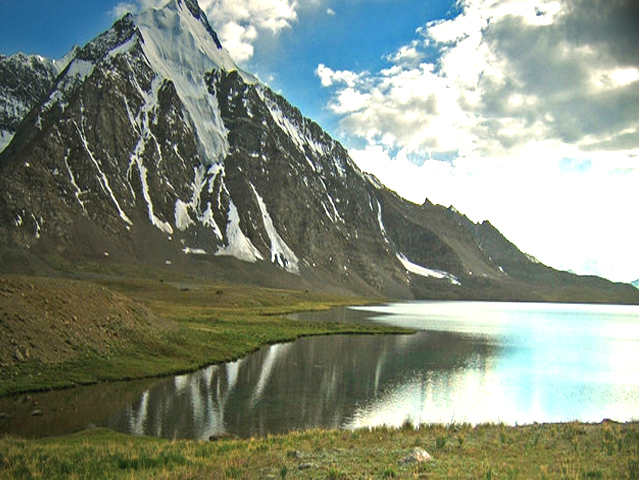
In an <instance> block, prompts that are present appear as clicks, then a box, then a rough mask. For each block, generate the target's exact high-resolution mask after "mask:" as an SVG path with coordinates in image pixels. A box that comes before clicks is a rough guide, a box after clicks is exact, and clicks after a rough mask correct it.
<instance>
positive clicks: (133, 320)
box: [0, 276, 172, 365]
mask: <svg viewBox="0 0 640 480" xmlns="http://www.w3.org/2000/svg"><path fill="white" fill-rule="evenodd" d="M169 328H172V324H171V323H170V322H167V321H166V320H164V319H161V318H158V317H157V316H155V315H153V314H152V313H151V312H150V311H149V310H147V309H146V308H144V307H142V306H141V305H139V304H137V303H135V302H134V301H133V300H131V299H129V298H127V297H125V296H124V295H121V294H118V293H116V292H113V291H111V290H109V289H107V288H105V287H101V286H98V285H94V284H90V283H85V282H79V281H73V280H66V279H59V278H43V277H23V276H0V362H1V363H2V364H4V365H7V364H15V363H19V362H28V361H41V362H45V363H58V362H63V361H65V360H70V359H72V358H74V357H78V356H80V355H83V354H85V353H87V352H94V353H97V354H99V355H109V354H110V353H112V352H115V351H117V350H118V349H119V348H121V347H126V346H130V345H131V344H132V343H133V342H141V341H145V339H146V340H149V339H151V338H153V337H155V336H157V335H158V333H159V332H160V331H162V330H166V329H169Z"/></svg>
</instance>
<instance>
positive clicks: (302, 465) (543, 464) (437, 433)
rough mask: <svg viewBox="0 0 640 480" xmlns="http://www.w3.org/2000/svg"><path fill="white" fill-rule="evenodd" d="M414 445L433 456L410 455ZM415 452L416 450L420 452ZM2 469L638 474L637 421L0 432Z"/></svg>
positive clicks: (347, 475) (115, 473)
mask: <svg viewBox="0 0 640 480" xmlns="http://www.w3.org/2000/svg"><path fill="white" fill-rule="evenodd" d="M415 449H420V450H419V451H422V450H424V451H426V452H428V453H429V454H430V456H431V459H430V460H427V461H418V460H417V458H418V456H416V455H415V454H414V451H415ZM420 460H422V458H421V459H420ZM0 477H2V478H48V479H53V478H136V479H140V478H154V479H156V478H158V479H162V478H195V479H199V478H203V479H204V478H207V479H227V478H229V479H235V478H247V479H253V478H260V479H263V478H274V479H285V478H311V479H313V478H317V479H351V478H379V479H385V478H480V479H495V478H501V479H502V478H506V479H509V478H536V479H545V478H567V479H601V478H602V479H605V478H610V479H633V480H636V479H637V478H638V423H628V424H616V423H612V422H605V423H601V424H597V425H594V424H579V423H568V424H548V425H531V426H519V427H507V426H504V425H480V426H477V427H472V426H469V425H453V426H448V427H447V426H423V427H420V428H418V429H414V428H413V427H412V426H410V425H408V426H405V427H404V428H402V429H399V430H395V429H387V428H378V429H374V430H357V431H323V430H312V431H306V432H295V433H290V434H288V435H280V436H268V437H265V438H253V439H247V440H221V441H217V442H197V441H182V440H181V441H169V440H161V439H156V438H147V437H129V436H126V435H122V434H118V433H114V432H112V431H110V430H103V429H100V430H90V431H85V432H82V433H79V434H75V435H71V436H68V437H58V438H46V439H40V440H30V441H28V440H23V439H18V438H2V439H0Z"/></svg>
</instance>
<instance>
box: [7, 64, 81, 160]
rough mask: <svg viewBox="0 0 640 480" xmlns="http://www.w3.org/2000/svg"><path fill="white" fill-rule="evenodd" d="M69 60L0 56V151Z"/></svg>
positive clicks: (49, 88)
mask: <svg viewBox="0 0 640 480" xmlns="http://www.w3.org/2000/svg"><path fill="white" fill-rule="evenodd" d="M68 61H69V59H67V58H65V59H62V60H58V61H56V60H50V59H48V58H44V57H41V56H38V55H25V54H22V53H17V54H15V55H10V56H7V55H0V152H1V151H2V150H3V149H4V148H5V147H6V146H7V145H8V144H9V142H10V141H11V138H13V135H14V134H15V132H16V130H18V127H19V126H20V123H21V122H22V119H23V118H24V117H25V116H26V115H27V113H29V111H30V110H31V109H32V108H33V107H34V106H35V105H37V103H38V102H39V101H40V100H42V99H43V98H44V96H45V95H47V94H48V93H49V92H50V90H51V87H52V86H53V82H54V81H55V78H56V76H57V75H58V74H59V73H60V71H61V70H62V68H64V66H65V62H68Z"/></svg>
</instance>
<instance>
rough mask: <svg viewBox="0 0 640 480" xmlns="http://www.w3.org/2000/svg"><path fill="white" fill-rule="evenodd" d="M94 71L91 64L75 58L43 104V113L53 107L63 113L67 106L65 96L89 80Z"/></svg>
mask: <svg viewBox="0 0 640 480" xmlns="http://www.w3.org/2000/svg"><path fill="white" fill-rule="evenodd" d="M94 69H95V65H94V64H93V63H92V62H90V61H88V60H83V59H81V58H75V59H74V60H73V61H72V62H71V63H70V64H69V65H68V67H67V69H66V72H65V74H64V75H63V76H62V77H61V78H60V80H59V83H58V85H57V88H56V89H55V90H54V92H53V93H52V94H51V96H50V97H49V99H48V100H47V101H46V102H45V104H44V106H43V111H45V112H46V111H47V110H50V109H51V108H52V107H53V106H54V105H58V106H59V107H60V109H61V110H62V111H63V112H64V111H65V110H66V108H67V106H68V104H67V102H66V100H65V98H66V97H67V95H69V93H70V92H72V91H73V90H75V89H76V88H77V87H78V86H79V85H81V84H82V83H83V82H84V81H85V80H86V79H87V78H89V77H90V76H91V74H92V73H93V70H94Z"/></svg>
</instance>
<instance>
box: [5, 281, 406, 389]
mask: <svg viewBox="0 0 640 480" xmlns="http://www.w3.org/2000/svg"><path fill="white" fill-rule="evenodd" d="M99 283H101V284H102V285H104V286H107V287H109V288H111V289H113V290H116V291H118V292H120V293H123V294H125V295H126V296H128V297H130V298H131V299H133V300H134V301H136V302H137V303H138V304H140V306H141V308H142V307H144V308H148V309H150V310H151V311H152V312H154V313H155V314H157V315H159V316H161V317H163V318H164V319H167V320H169V321H170V322H171V325H172V328H168V329H164V330H160V331H159V332H155V333H154V334H153V335H149V336H144V337H136V338H134V339H128V341H124V342H122V343H121V344H114V345H112V346H111V348H110V352H109V354H107V355H105V354H98V353H96V352H93V351H90V350H87V351H79V352H78V354H77V355H76V356H75V357H74V358H73V359H71V360H68V361H65V362H63V363H59V364H47V363H43V362H38V361H30V362H24V363H14V364H12V365H6V366H3V368H2V371H1V372H0V396H1V395H7V394H12V393H19V392H29V391H40V390H48V389H53V388H63V387H70V386H75V385H83V384H91V383H96V382H101V381H114V380H129V379H138V378H144V377H157V376H165V375H171V374H177V373H184V372H189V371H193V370H197V369H199V368H201V367H204V366H206V365H210V364H213V363H218V362H226V361H231V360H235V359H237V358H240V357H243V356H245V355H247V354H248V353H250V352H252V351H255V350H257V349H258V348H260V347H261V346H263V345H268V344H273V343H278V342H287V341H291V340H294V339H296V338H300V337H302V336H312V335H326V334H355V333H367V334H378V333H408V332H410V331H409V330H402V329H396V328H393V327H388V326H377V325H373V324H372V325H353V324H350V325H347V324H339V323H322V322H301V321H295V320H292V319H289V318H287V317H286V316H285V314H287V313H291V312H299V311H310V310H323V309H328V308H330V307H331V306H336V305H346V304H354V303H359V302H360V303H361V302H363V300H362V299H356V298H342V297H328V296H326V295H318V294H313V293H310V292H304V291H293V290H278V289H266V288H257V287H250V286H243V285H224V284H204V283H188V284H187V283H169V282H161V281H158V280H150V279H122V278H111V279H109V280H102V281H100V282H99Z"/></svg>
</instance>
